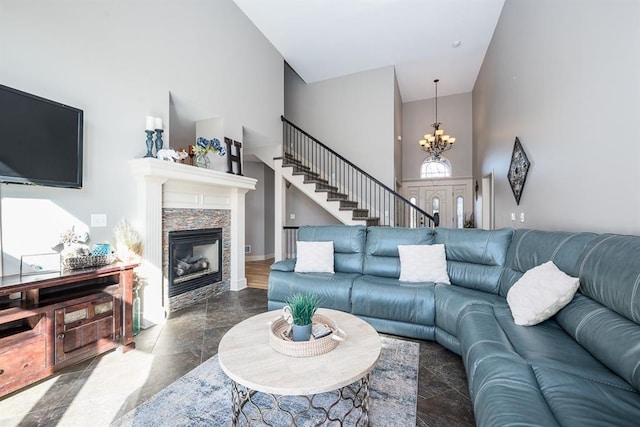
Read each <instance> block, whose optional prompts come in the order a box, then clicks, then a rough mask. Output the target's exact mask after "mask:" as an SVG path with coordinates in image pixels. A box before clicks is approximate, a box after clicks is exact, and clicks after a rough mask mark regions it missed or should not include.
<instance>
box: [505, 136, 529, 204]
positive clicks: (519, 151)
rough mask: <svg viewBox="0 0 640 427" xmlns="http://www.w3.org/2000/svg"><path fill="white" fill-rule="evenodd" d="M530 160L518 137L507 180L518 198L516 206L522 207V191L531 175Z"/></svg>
mask: <svg viewBox="0 0 640 427" xmlns="http://www.w3.org/2000/svg"><path fill="white" fill-rule="evenodd" d="M529 166H531V162H529V158H528V157H527V153H525V152H524V148H523V147H522V144H521V143H520V140H519V139H518V137H517V136H516V141H515V142H514V144H513V153H512V154H511V165H509V173H508V174H507V178H508V179H509V185H511V191H513V196H514V197H515V198H516V204H518V205H520V197H522V190H523V189H524V183H525V182H526V181H527V173H529Z"/></svg>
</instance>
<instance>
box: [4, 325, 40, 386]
mask: <svg viewBox="0 0 640 427" xmlns="http://www.w3.org/2000/svg"><path fill="white" fill-rule="evenodd" d="M46 348H47V346H46V341H45V336H44V335H43V334H42V335H34V336H31V337H30V338H27V339H24V340H21V341H20V342H19V343H18V344H17V345H9V344H6V343H4V342H3V340H0V396H2V395H5V394H7V393H9V392H11V391H13V390H16V389H18V388H20V387H24V386H25V385H27V384H30V383H32V382H33V381H36V380H38V379H40V378H42V377H44V376H45V375H46V373H47V371H46V367H47V366H46V364H47V358H46Z"/></svg>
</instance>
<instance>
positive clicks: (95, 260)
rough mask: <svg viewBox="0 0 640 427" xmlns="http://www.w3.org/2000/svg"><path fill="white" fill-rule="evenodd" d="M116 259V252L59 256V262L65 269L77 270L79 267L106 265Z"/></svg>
mask: <svg viewBox="0 0 640 427" xmlns="http://www.w3.org/2000/svg"><path fill="white" fill-rule="evenodd" d="M115 260H116V254H108V255H97V256H94V255H91V256H78V257H68V258H64V257H62V258H61V261H60V263H61V264H62V268H63V269H65V270H78V269H81V268H90V267H101V266H103V265H108V264H111V263H113V262H114V261H115Z"/></svg>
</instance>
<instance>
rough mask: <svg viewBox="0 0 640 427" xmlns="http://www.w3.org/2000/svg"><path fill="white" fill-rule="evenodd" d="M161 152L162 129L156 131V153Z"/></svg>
mask: <svg viewBox="0 0 640 427" xmlns="http://www.w3.org/2000/svg"><path fill="white" fill-rule="evenodd" d="M160 150H162V129H156V153H157V152H158V151H160Z"/></svg>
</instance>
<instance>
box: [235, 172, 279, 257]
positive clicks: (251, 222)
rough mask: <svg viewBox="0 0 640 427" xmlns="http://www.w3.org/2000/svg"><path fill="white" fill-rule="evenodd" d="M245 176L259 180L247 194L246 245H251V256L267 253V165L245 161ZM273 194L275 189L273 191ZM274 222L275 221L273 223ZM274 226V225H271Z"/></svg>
mask: <svg viewBox="0 0 640 427" xmlns="http://www.w3.org/2000/svg"><path fill="white" fill-rule="evenodd" d="M242 172H243V174H244V176H248V177H251V178H255V179H257V180H258V182H257V184H256V189H255V191H249V192H248V193H247V194H246V196H245V208H246V213H245V236H244V241H245V245H250V246H251V253H249V254H247V256H249V257H254V256H262V255H265V253H266V252H265V238H264V237H265V213H266V210H265V199H266V195H267V193H266V190H265V179H264V176H265V165H264V163H257V162H245V163H244V169H243V171H242ZM271 194H273V190H272V192H271ZM272 224H273V223H272ZM271 228H273V225H272V226H271Z"/></svg>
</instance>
